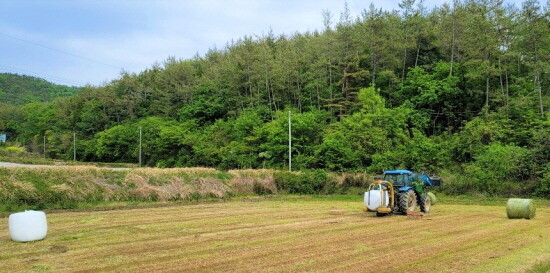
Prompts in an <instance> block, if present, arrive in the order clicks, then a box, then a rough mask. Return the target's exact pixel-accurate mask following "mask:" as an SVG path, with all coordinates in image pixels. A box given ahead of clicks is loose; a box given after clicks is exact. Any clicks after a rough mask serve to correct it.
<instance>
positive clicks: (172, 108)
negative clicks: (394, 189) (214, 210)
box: [0, 0, 550, 198]
mask: <svg viewBox="0 0 550 273" xmlns="http://www.w3.org/2000/svg"><path fill="white" fill-rule="evenodd" d="M399 7H400V8H399V10H393V11H386V10H382V9H379V8H377V7H376V6H374V5H372V4H371V5H370V6H369V7H368V8H366V9H365V10H363V11H362V12H361V15H360V16H358V17H354V16H352V15H351V12H350V10H349V8H348V6H347V5H344V7H343V10H342V11H341V12H339V13H337V14H336V13H332V12H330V11H323V12H322V15H323V23H324V29H322V30H319V31H314V32H306V33H294V34H291V35H274V34H273V33H272V32H268V33H267V34H264V35H260V36H257V35H251V36H245V37H241V38H239V39H237V40H234V41H229V42H228V43H227V44H226V45H225V47H223V48H220V49H219V48H212V49H210V50H209V51H208V52H207V53H206V54H204V56H200V55H196V56H195V57H193V58H191V59H176V58H174V57H169V58H167V59H166V60H165V61H163V62H162V63H159V64H154V65H152V66H151V67H150V68H149V69H147V70H145V71H142V72H140V73H137V74H134V73H126V72H123V73H121V75H120V77H119V78H117V79H116V80H114V81H112V82H110V83H108V84H105V85H103V86H85V87H82V88H80V89H79V91H78V92H74V93H75V94H74V95H71V96H64V97H58V98H55V99H53V100H51V101H45V102H44V101H37V100H36V101H33V102H29V103H26V104H22V105H21V104H16V103H13V101H2V102H3V103H4V104H2V107H1V108H0V132H5V133H7V134H8V136H9V138H10V140H11V141H12V144H14V143H15V144H17V145H21V146H24V147H26V149H27V150H28V151H30V152H35V153H38V154H42V153H43V150H44V148H45V151H46V154H45V156H46V157H49V158H54V159H65V160H71V159H72V158H73V140H74V139H73V136H76V155H77V160H79V161H98V162H138V153H139V147H138V144H139V131H140V129H141V130H142V143H143V144H142V156H143V163H144V164H145V165H147V166H154V167H182V166H193V167H194V166H204V167H215V168H218V169H223V170H227V169H246V168H252V169H260V168H270V169H288V165H287V164H288V140H289V139H288V116H289V112H290V115H291V123H292V169H293V170H313V169H322V170H326V171H331V172H368V173H380V172H382V171H384V170H387V169H394V168H406V169H412V170H416V171H422V172H426V173H430V174H438V175H441V176H443V177H444V178H445V179H446V180H447V181H449V182H450V183H452V185H453V187H452V188H447V191H448V192H449V193H451V194H463V193H474V192H476V193H477V192H481V193H484V194H487V195H533V196H541V197H547V198H550V163H549V158H550V152H549V151H550V116H549V114H548V105H549V103H550V1H549V2H547V3H542V4H541V3H539V2H538V1H537V0H526V1H525V2H524V3H523V4H522V6H521V7H515V6H510V5H505V4H504V3H503V1H502V0H454V1H452V4H443V5H441V6H438V7H434V8H431V9H428V8H426V7H425V6H424V5H423V4H422V2H417V1H415V0H402V1H401V3H400V5H399ZM4 89H5V88H4ZM0 92H2V91H0ZM4 92H5V91H4ZM0 96H1V95H0ZM73 134H74V135H73ZM44 138H45V143H46V146H45V147H44Z"/></svg>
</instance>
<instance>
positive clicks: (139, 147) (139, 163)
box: [139, 127, 141, 167]
mask: <svg viewBox="0 0 550 273" xmlns="http://www.w3.org/2000/svg"><path fill="white" fill-rule="evenodd" d="M139 167H141V127H139Z"/></svg>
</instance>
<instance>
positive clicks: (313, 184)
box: [274, 170, 338, 194]
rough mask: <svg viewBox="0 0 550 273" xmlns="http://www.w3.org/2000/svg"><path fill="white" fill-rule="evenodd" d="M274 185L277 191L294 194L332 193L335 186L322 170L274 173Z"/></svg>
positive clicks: (334, 190)
mask: <svg viewBox="0 0 550 273" xmlns="http://www.w3.org/2000/svg"><path fill="white" fill-rule="evenodd" d="M274 178H275V183H276V185H277V188H278V189H279V190H284V191H286V192H288V193H294V194H320V193H334V192H336V190H337V188H338V187H337V184H336V181H335V180H334V179H332V178H331V177H330V176H329V175H328V174H327V172H325V171H323V170H314V171H304V172H276V173H275V174H274Z"/></svg>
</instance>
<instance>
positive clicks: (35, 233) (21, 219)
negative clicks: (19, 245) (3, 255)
mask: <svg viewBox="0 0 550 273" xmlns="http://www.w3.org/2000/svg"><path fill="white" fill-rule="evenodd" d="M9 232H10V236H11V239H12V240H14V241H16V242H31V241H37V240H42V239H44V238H46V234H47V233H48V223H47V220H46V214H45V213H44V212H43V211H34V210H28V211H25V212H18V213H14V214H11V215H10V217H9Z"/></svg>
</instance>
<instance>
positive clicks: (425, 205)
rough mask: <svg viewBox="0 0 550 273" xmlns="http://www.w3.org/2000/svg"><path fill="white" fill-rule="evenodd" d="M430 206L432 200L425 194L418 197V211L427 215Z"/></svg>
mask: <svg viewBox="0 0 550 273" xmlns="http://www.w3.org/2000/svg"><path fill="white" fill-rule="evenodd" d="M431 206H432V199H431V198H430V196H428V195H427V194H422V195H420V211H421V212H424V213H429V212H430V208H431Z"/></svg>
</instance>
